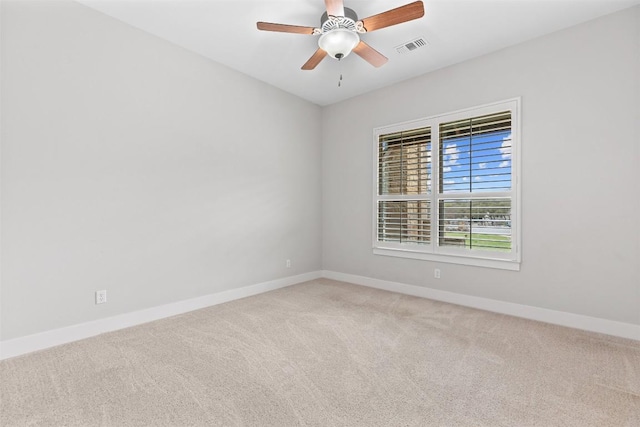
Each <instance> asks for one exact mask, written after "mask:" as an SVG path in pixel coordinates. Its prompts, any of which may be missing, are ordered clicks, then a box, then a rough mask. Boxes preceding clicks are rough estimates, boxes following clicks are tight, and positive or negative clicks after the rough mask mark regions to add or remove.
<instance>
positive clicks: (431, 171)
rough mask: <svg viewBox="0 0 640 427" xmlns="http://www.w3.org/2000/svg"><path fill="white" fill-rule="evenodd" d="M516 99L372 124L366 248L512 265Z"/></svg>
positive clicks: (515, 252) (515, 248)
mask: <svg viewBox="0 0 640 427" xmlns="http://www.w3.org/2000/svg"><path fill="white" fill-rule="evenodd" d="M518 112H519V99H514V100H510V101H505V102H500V103H496V104H491V105H487V106H483V107H477V108H474V109H469V110H464V111H458V112H455V113H450V114H445V115H441V116H437V117H430V118H426V119H421V120H417V121H413V122H408V123H402V124H398V125H393V126H386V127H382V128H377V129H375V131H374V136H375V138H374V146H375V156H374V158H375V163H376V164H375V192H374V193H375V194H374V203H375V206H374V212H375V217H374V237H373V240H374V242H373V243H374V253H376V254H379V255H392V256H401V257H409V258H419V259H428V260H434V261H442V262H454V263H460V264H469V265H479V266H487V267H496V268H504V269H511V270H517V269H519V262H520V253H519V249H520V243H519V240H520V239H519V228H518V227H519V221H518V214H519V211H520V209H519V200H518V191H517V190H518V189H517V186H518V185H517V184H518V181H517V174H518V167H517V165H518V157H517V154H518V143H519V141H518Z"/></svg>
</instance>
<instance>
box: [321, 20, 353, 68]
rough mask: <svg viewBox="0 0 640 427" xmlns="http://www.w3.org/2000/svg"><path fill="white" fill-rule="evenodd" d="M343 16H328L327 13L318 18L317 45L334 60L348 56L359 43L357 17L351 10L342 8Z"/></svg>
mask: <svg viewBox="0 0 640 427" xmlns="http://www.w3.org/2000/svg"><path fill="white" fill-rule="evenodd" d="M344 15H345V16H329V15H328V14H327V12H325V13H323V14H322V17H321V18H320V23H321V24H322V25H321V31H322V35H321V36H320V40H318V45H319V46H320V48H321V49H323V50H324V51H326V52H327V53H328V54H329V56H331V57H332V58H335V59H338V60H340V59H342V58H344V57H346V56H347V55H349V53H351V51H352V50H353V48H354V47H356V45H357V44H358V43H359V42H360V37H359V36H358V25H357V24H356V22H357V21H358V15H357V14H356V12H355V11H353V9H349V8H347V7H345V8H344Z"/></svg>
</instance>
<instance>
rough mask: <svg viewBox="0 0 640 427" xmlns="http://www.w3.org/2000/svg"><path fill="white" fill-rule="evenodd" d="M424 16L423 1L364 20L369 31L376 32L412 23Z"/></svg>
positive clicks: (363, 22)
mask: <svg viewBox="0 0 640 427" xmlns="http://www.w3.org/2000/svg"><path fill="white" fill-rule="evenodd" d="M423 16H424V5H423V4H422V2H421V1H415V2H413V3H409V4H405V5H404V6H400V7H397V8H395V9H391V10H387V11H386V12H382V13H379V14H377V15H373V16H370V17H368V18H364V19H362V24H363V25H364V28H365V29H366V30H367V31H375V30H379V29H381V28H386V27H390V26H392V25H396V24H401V23H403V22H407V21H412V20H414V19H418V18H422V17H423Z"/></svg>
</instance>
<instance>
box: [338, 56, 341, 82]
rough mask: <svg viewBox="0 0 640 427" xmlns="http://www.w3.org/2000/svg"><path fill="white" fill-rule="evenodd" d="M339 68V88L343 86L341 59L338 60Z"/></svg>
mask: <svg viewBox="0 0 640 427" xmlns="http://www.w3.org/2000/svg"><path fill="white" fill-rule="evenodd" d="M338 67H340V78H339V79H338V87H341V86H342V64H341V61H340V59H339V60H338Z"/></svg>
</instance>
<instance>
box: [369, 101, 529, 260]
mask: <svg viewBox="0 0 640 427" xmlns="http://www.w3.org/2000/svg"><path fill="white" fill-rule="evenodd" d="M506 109H509V110H511V114H512V116H511V138H512V146H511V164H512V166H515V167H513V169H515V171H514V173H513V174H512V183H511V188H512V189H511V192H510V193H511V197H512V205H511V216H512V218H514V219H515V220H514V221H513V222H512V228H511V230H512V231H511V236H512V244H513V246H514V252H513V253H512V254H508V257H507V258H501V257H500V253H495V252H473V253H471V252H469V251H464V250H460V249H457V248H454V247H447V248H441V247H439V246H438V245H437V239H438V235H437V233H438V232H439V230H438V227H437V225H435V227H434V224H436V222H434V221H432V230H433V231H435V232H434V233H433V234H432V238H431V244H429V245H408V244H399V243H394V242H384V243H383V244H381V242H378V230H377V228H378V225H377V223H378V200H381V199H384V196H379V195H378V144H379V142H378V136H379V135H381V134H387V133H394V132H399V131H402V130H407V129H416V128H421V127H425V126H430V127H431V151H432V154H431V156H432V159H439V145H440V144H439V142H438V141H439V139H440V135H439V131H440V129H439V126H438V124H439V123H440V122H442V121H454V120H459V119H465V118H469V117H475V116H482V115H485V114H491V113H495V112H497V111H500V110H502V111H504V110H506ZM520 133H521V107H520V97H517V98H511V99H507V100H503V101H498V102H493V103H490V104H484V105H481V106H477V107H472V108H466V109H462V110H457V111H454V112H450V113H445V114H439V115H436V116H431V117H426V118H423V119H417V120H410V121H406V122H402V123H395V124H392V125H388V126H381V127H378V128H375V129H374V130H373V153H374V155H373V180H372V182H373V198H372V200H373V204H372V212H373V222H372V225H373V227H372V242H373V253H374V254H375V255H384V256H394V257H400V258H411V259H418V260H426V261H434V262H444V263H452V264H462V265H469V266H477V267H487V268H497V269H502V270H512V271H519V270H520V263H521V262H522V243H521V242H522V214H521V213H522V191H521V181H522V179H521V173H522V164H521V156H520V152H521V149H522V138H521V135H520ZM431 168H432V169H431V174H432V175H431V177H432V181H431V182H432V188H431V193H430V194H429V200H431V209H432V212H434V209H436V208H437V206H436V204H435V201H436V200H437V196H438V195H437V194H436V192H437V191H438V188H437V179H435V178H436V177H438V176H439V173H440V170H439V168H440V165H439V162H437V161H436V162H433V163H432V164H431ZM498 195H499V193H492V196H494V197H495V196H498ZM454 198H455V196H454ZM432 215H433V214H432Z"/></svg>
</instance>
